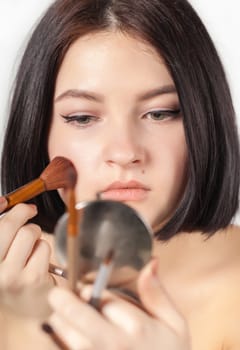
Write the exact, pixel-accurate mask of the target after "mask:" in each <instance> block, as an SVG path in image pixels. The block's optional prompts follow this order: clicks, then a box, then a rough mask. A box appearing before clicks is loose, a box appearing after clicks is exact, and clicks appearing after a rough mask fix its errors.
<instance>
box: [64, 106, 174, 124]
mask: <svg viewBox="0 0 240 350" xmlns="http://www.w3.org/2000/svg"><path fill="white" fill-rule="evenodd" d="M149 115H151V118H149V117H148V116H149ZM179 115H180V109H175V110H155V111H150V112H147V113H145V114H144V115H143V118H144V119H152V120H153V121H155V122H161V121H163V120H166V119H170V118H171V119H172V118H177V117H179ZM152 116H154V117H156V116H158V117H159V116H160V117H161V118H152ZM61 117H62V118H63V119H64V120H65V122H66V123H75V122H76V124H77V126H78V127H80V128H81V127H82V128H84V127H87V126H88V125H89V124H90V122H94V121H97V120H98V119H99V118H98V117H95V116H93V115H87V114H83V115H72V116H71V115H61Z"/></svg>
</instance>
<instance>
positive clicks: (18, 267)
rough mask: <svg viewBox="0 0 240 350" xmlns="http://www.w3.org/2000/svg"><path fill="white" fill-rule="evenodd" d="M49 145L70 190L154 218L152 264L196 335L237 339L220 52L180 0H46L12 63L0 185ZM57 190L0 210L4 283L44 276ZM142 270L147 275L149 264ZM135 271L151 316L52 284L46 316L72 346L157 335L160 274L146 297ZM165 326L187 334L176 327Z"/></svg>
mask: <svg viewBox="0 0 240 350" xmlns="http://www.w3.org/2000/svg"><path fill="white" fill-rule="evenodd" d="M57 155H62V156H65V157H67V158H69V159H70V160H71V161H72V162H73V164H74V165H75V167H76V169H77V172H78V181H77V185H76V191H75V192H76V197H77V201H83V200H91V199H94V198H95V196H96V193H101V196H102V198H103V199H114V200H120V201H122V202H124V203H126V204H128V205H130V206H132V207H133V208H134V209H136V210H137V211H138V212H139V213H140V214H141V215H142V216H143V217H144V218H145V219H146V220H147V221H148V222H149V224H150V225H151V226H152V227H158V230H157V232H156V233H155V242H154V252H153V253H154V256H155V257H156V258H157V261H158V266H157V276H158V277H157V278H158V280H160V281H161V284H162V285H163V286H164V289H165V290H166V292H167V294H168V295H169V296H170V299H171V300H172V302H173V304H175V305H177V308H178V310H179V311H180V313H181V314H182V315H183V316H184V317H185V319H186V320H187V322H188V325H189V328H190V334H191V339H192V349H196V350H200V349H204V350H207V349H209V350H210V349H211V350H213V349H216V350H220V349H235V348H236V349H237V348H239V345H240V337H239V332H238V329H237V327H236V325H237V324H238V321H239V314H240V313H239V309H240V301H239V300H238V299H239V297H238V295H239V291H240V279H239V277H238V276H239V274H238V270H239V268H240V254H239V245H240V236H239V228H237V227H234V226H232V225H231V220H232V218H233V216H234V214H235V212H236V210H237V207H238V188H239V167H238V164H239V146H238V136H237V130H236V125H235V118H234V111H233V107H232V101H231V96H230V92H229V88H228V84H227V82H226V78H225V74H224V70H223V68H222V65H221V62H220V60H219V57H218V54H217V52H216V50H215V48H214V45H213V43H212V41H211V39H210V38H209V35H208V33H207V31H206V29H205V27H204V26H203V24H202V22H201V21H200V19H199V17H198V16H197V14H196V13H195V12H194V10H193V9H192V7H191V6H190V5H189V3H188V2H187V1H185V0H178V1H172V0H156V1H153V0H148V1H146V0H137V1H135V0H131V1H124V0H117V1H113V0H112V1H111V0H103V1H101V2H99V1H95V0H82V1H79V0H57V1H55V2H54V3H53V5H52V6H51V7H50V8H49V9H48V11H47V12H46V14H45V15H44V17H43V18H42V20H41V21H40V22H39V24H38V26H37V27H36V29H35V30H34V32H33V34H32V37H31V39H30V41H29V44H28V46H27V48H26V51H25V54H24V56H23V59H22V63H21V65H20V68H19V71H18V75H17V79H16V85H15V92H14V95H13V98H12V108H11V113H10V118H9V123H8V127H7V132H6V137H5V142H4V148H3V161H2V188H3V191H4V193H6V192H9V191H11V190H13V189H15V188H17V187H18V186H20V185H22V184H24V183H26V182H28V181H30V180H31V179H33V178H36V177H37V176H39V174H40V173H41V172H42V170H43V169H44V167H45V166H46V165H47V164H48V162H49V160H51V159H53V158H54V157H55V156H57ZM16 169H17V170H18V171H17V172H16V171H15V170H16ZM9 174H10V175H9ZM65 200H66V198H65V193H64V192H60V193H57V192H56V191H54V192H50V193H46V194H44V195H43V196H41V197H39V198H36V199H35V200H34V201H33V203H35V205H36V206H34V207H33V206H29V205H26V204H21V205H17V206H16V207H14V208H13V209H12V210H11V211H9V213H7V214H6V215H5V216H4V217H3V218H2V219H1V222H0V224H1V227H2V228H1V230H4V231H5V234H4V235H1V237H0V240H1V247H2V248H1V250H2V252H1V254H2V255H1V260H2V264H1V276H3V277H2V278H1V279H2V280H3V282H2V283H5V284H6V285H9V284H11V283H12V281H14V283H15V279H16V276H18V280H19V281H20V282H19V283H23V281H24V283H25V282H26V281H27V282H28V283H29V281H31V280H32V279H34V280H36V278H37V277H36V276H39V278H40V279H46V278H49V276H48V273H47V270H48V264H49V255H50V249H49V245H48V244H47V243H46V241H49V242H50V240H51V238H50V236H49V235H47V234H44V235H42V236H41V230H42V231H44V232H52V231H53V228H54V226H55V224H56V221H57V220H58V218H59V217H60V215H61V214H62V213H63V211H64V201H65ZM3 205H4V204H3ZM29 220H31V221H32V222H34V223H27V222H28V221H29ZM40 227H41V229H40ZM23 241H24V244H23ZM23 246H24V249H23ZM155 270H156V269H155ZM147 271H148V272H147V276H148V277H145V281H149V283H150V279H151V278H150V277H149V276H151V275H152V272H151V266H150V267H149V270H147ZM155 274H156V273H155ZM143 276H144V274H143ZM142 280H144V277H142V279H141V278H140V282H139V284H140V287H139V289H138V292H139V294H140V296H141V299H142V301H143V303H145V306H146V309H147V310H148V311H149V313H150V314H151V315H152V316H149V315H148V314H147V313H143V312H142V311H140V310H138V309H136V308H133V305H130V304H126V303H125V302H123V301H121V300H119V299H117V301H116V298H115V297H113V296H112V298H113V299H112V304H111V305H110V308H109V309H110V311H109V309H107V311H106V312H105V313H104V310H103V314H104V315H105V318H102V317H100V315H99V314H98V313H97V312H95V310H93V309H91V308H90V307H89V306H88V305H86V304H85V303H82V302H81V301H80V300H76V299H74V298H73V296H72V295H71V294H70V293H67V292H66V291H61V290H54V291H53V292H52V294H51V295H50V302H51V305H52V306H53V308H54V310H55V314H54V315H53V317H52V319H51V322H52V325H53V326H54V329H55V330H56V332H59V333H60V334H63V336H64V340H65V341H66V342H67V343H68V345H69V346H71V347H72V348H74V349H75V348H76V349H83V348H84V349H86V348H104V349H119V348H130V349H134V348H136V347H138V348H139V347H140V345H141V346H142V348H144V349H145V348H149V347H151V348H154V346H155V347H156V348H161V347H163V344H161V343H160V339H163V338H162V337H156V339H154V336H153V334H155V335H156V334H159V329H160V328H158V326H159V324H162V323H163V324H166V325H167V328H168V329H170V330H176V329H178V330H179V327H178V326H174V325H176V323H178V321H176V318H175V316H176V314H175V313H174V312H175V311H173V310H175V309H174V307H170V308H168V311H169V310H172V313H171V312H167V313H166V314H167V315H168V317H169V318H170V320H169V319H168V320H167V321H166V319H165V316H163V315H166V314H164V307H163V309H161V307H160V308H159V307H158V306H157V305H159V303H161V300H162V292H161V288H160V287H159V289H158V290H159V298H157V296H156V294H155V297H154V298H153V297H152V298H151V297H149V296H150V295H153V294H151V293H153V290H151V292H150V291H148V292H146V289H148V287H147V285H146V284H147V282H146V283H142V282H141V281H142ZM141 283H142V284H141ZM143 285H144V286H143ZM150 289H151V288H150ZM146 295H148V297H146ZM149 300H152V305H151V303H149ZM63 305H65V306H66V307H65V306H63ZM171 305H172V304H171ZM168 306H169V304H168ZM111 307H112V308H111ZM155 307H156V309H155ZM69 310H70V311H69ZM72 310H78V311H79V312H74V316H73V311H72ZM159 310H161V311H159ZM169 315H170V316H169ZM177 315H179V314H178V313H177ZM85 319H86V320H88V321H89V323H88V324H91V325H92V327H91V328H90V330H89V327H88V328H87V329H86V327H85V326H84V325H83V323H82V320H85ZM180 319H181V317H180ZM173 320H175V321H176V323H175V322H174V321H173ZM161 321H162V322H161ZM181 322H182V319H181ZM156 324H157V325H158V326H156V328H155V325H156ZM182 324H184V323H181V325H182ZM126 325H127V327H126ZM126 328H127V329H126ZM183 328H184V327H183ZM183 328H182V329H183ZM93 330H94V331H93ZM170 333H171V332H170ZM103 334H106V337H103ZM175 334H178V336H179V334H181V336H180V338H181V339H184V341H183V344H184V346H185V348H187V345H186V343H187V341H188V340H186V337H185V328H184V332H180V333H179V331H176V332H175ZM183 334H184V336H182V335H183ZM140 335H141V336H140ZM171 335H172V333H171ZM103 339H104V340H103ZM120 339H121V342H120ZM124 339H125V340H124ZM177 339H178V340H179V338H178V337H177ZM151 340H152V344H151ZM86 342H87V344H86ZM99 344H100V345H99ZM119 344H120V345H119ZM169 344H170V343H169ZM174 346H176V343H174ZM177 346H179V349H180V348H181V346H182V345H180V343H179V344H178V345H177ZM184 346H183V348H184ZM140 348H141V347H140ZM165 348H167V349H171V347H170V345H169V346H168V345H166V346H165ZM175 348H176V347H175Z"/></svg>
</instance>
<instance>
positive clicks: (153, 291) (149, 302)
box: [138, 259, 188, 338]
mask: <svg viewBox="0 0 240 350" xmlns="http://www.w3.org/2000/svg"><path fill="white" fill-rule="evenodd" d="M138 293H139V296H140V299H141V301H142V303H143V305H144V307H145V308H146V310H147V311H148V312H149V313H150V314H151V315H152V316H154V317H155V318H157V319H159V320H160V321H162V322H164V323H165V325H167V326H168V327H170V328H171V329H172V330H173V331H174V332H175V333H176V334H178V335H180V336H181V337H184V338H185V337H188V330H187V325H186V322H185V320H184V318H183V317H182V315H181V314H180V312H179V311H178V310H177V308H176V306H175V305H174V303H173V301H172V300H171V299H170V297H169V295H168V294H167V292H166V291H165V290H164V288H163V286H162V285H161V283H160V281H159V278H158V276H157V260H156V259H153V260H152V261H151V262H150V263H149V264H148V265H147V266H146V267H145V268H144V269H143V271H142V272H141V274H140V277H139V279H138Z"/></svg>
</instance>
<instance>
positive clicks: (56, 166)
mask: <svg viewBox="0 0 240 350" xmlns="http://www.w3.org/2000/svg"><path fill="white" fill-rule="evenodd" d="M76 180H77V173H76V170H75V168H74V166H73V164H72V162H71V161H70V160H68V159H67V158H64V157H55V158H54V159H53V160H52V161H51V162H50V163H49V164H48V166H47V167H46V168H45V169H44V170H43V172H42V173H41V175H40V176H39V178H37V179H36V180H33V181H31V182H29V183H28V184H26V185H24V186H21V187H19V188H18V189H16V190H15V191H13V192H10V193H8V194H6V195H5V196H4V197H5V198H6V200H7V201H8V205H7V207H6V208H5V210H4V211H6V210H8V209H10V208H11V207H13V206H14V205H16V204H18V203H21V202H25V201H27V200H29V199H31V198H33V197H35V196H37V195H39V194H41V193H42V192H45V191H52V190H56V189H57V188H70V187H71V188H73V187H74V186H75V184H76Z"/></svg>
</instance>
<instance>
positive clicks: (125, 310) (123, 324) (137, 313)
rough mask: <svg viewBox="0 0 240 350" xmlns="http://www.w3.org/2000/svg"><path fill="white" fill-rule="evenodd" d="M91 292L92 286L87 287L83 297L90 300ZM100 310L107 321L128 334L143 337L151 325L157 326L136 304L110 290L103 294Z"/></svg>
mask: <svg viewBox="0 0 240 350" xmlns="http://www.w3.org/2000/svg"><path fill="white" fill-rule="evenodd" d="M91 292H92V286H85V287H83V288H82V290H81V297H83V298H84V300H89V299H90V296H91ZM100 309H101V313H102V314H103V315H104V316H105V318H106V319H107V320H109V321H110V322H111V323H112V324H114V325H115V326H117V327H119V328H120V329H121V330H123V331H124V332H126V333H127V334H131V335H135V336H141V335H142V334H143V332H144V333H146V329H145V328H146V327H149V324H151V326H152V327H154V324H155V319H152V320H151V318H149V315H148V314H146V312H145V311H143V310H142V309H141V308H139V307H137V306H136V304H135V303H132V302H128V301H127V300H125V299H122V298H120V297H119V296H118V295H116V294H113V293H111V292H110V291H108V290H104V292H103V293H102V296H101V303H100Z"/></svg>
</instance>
